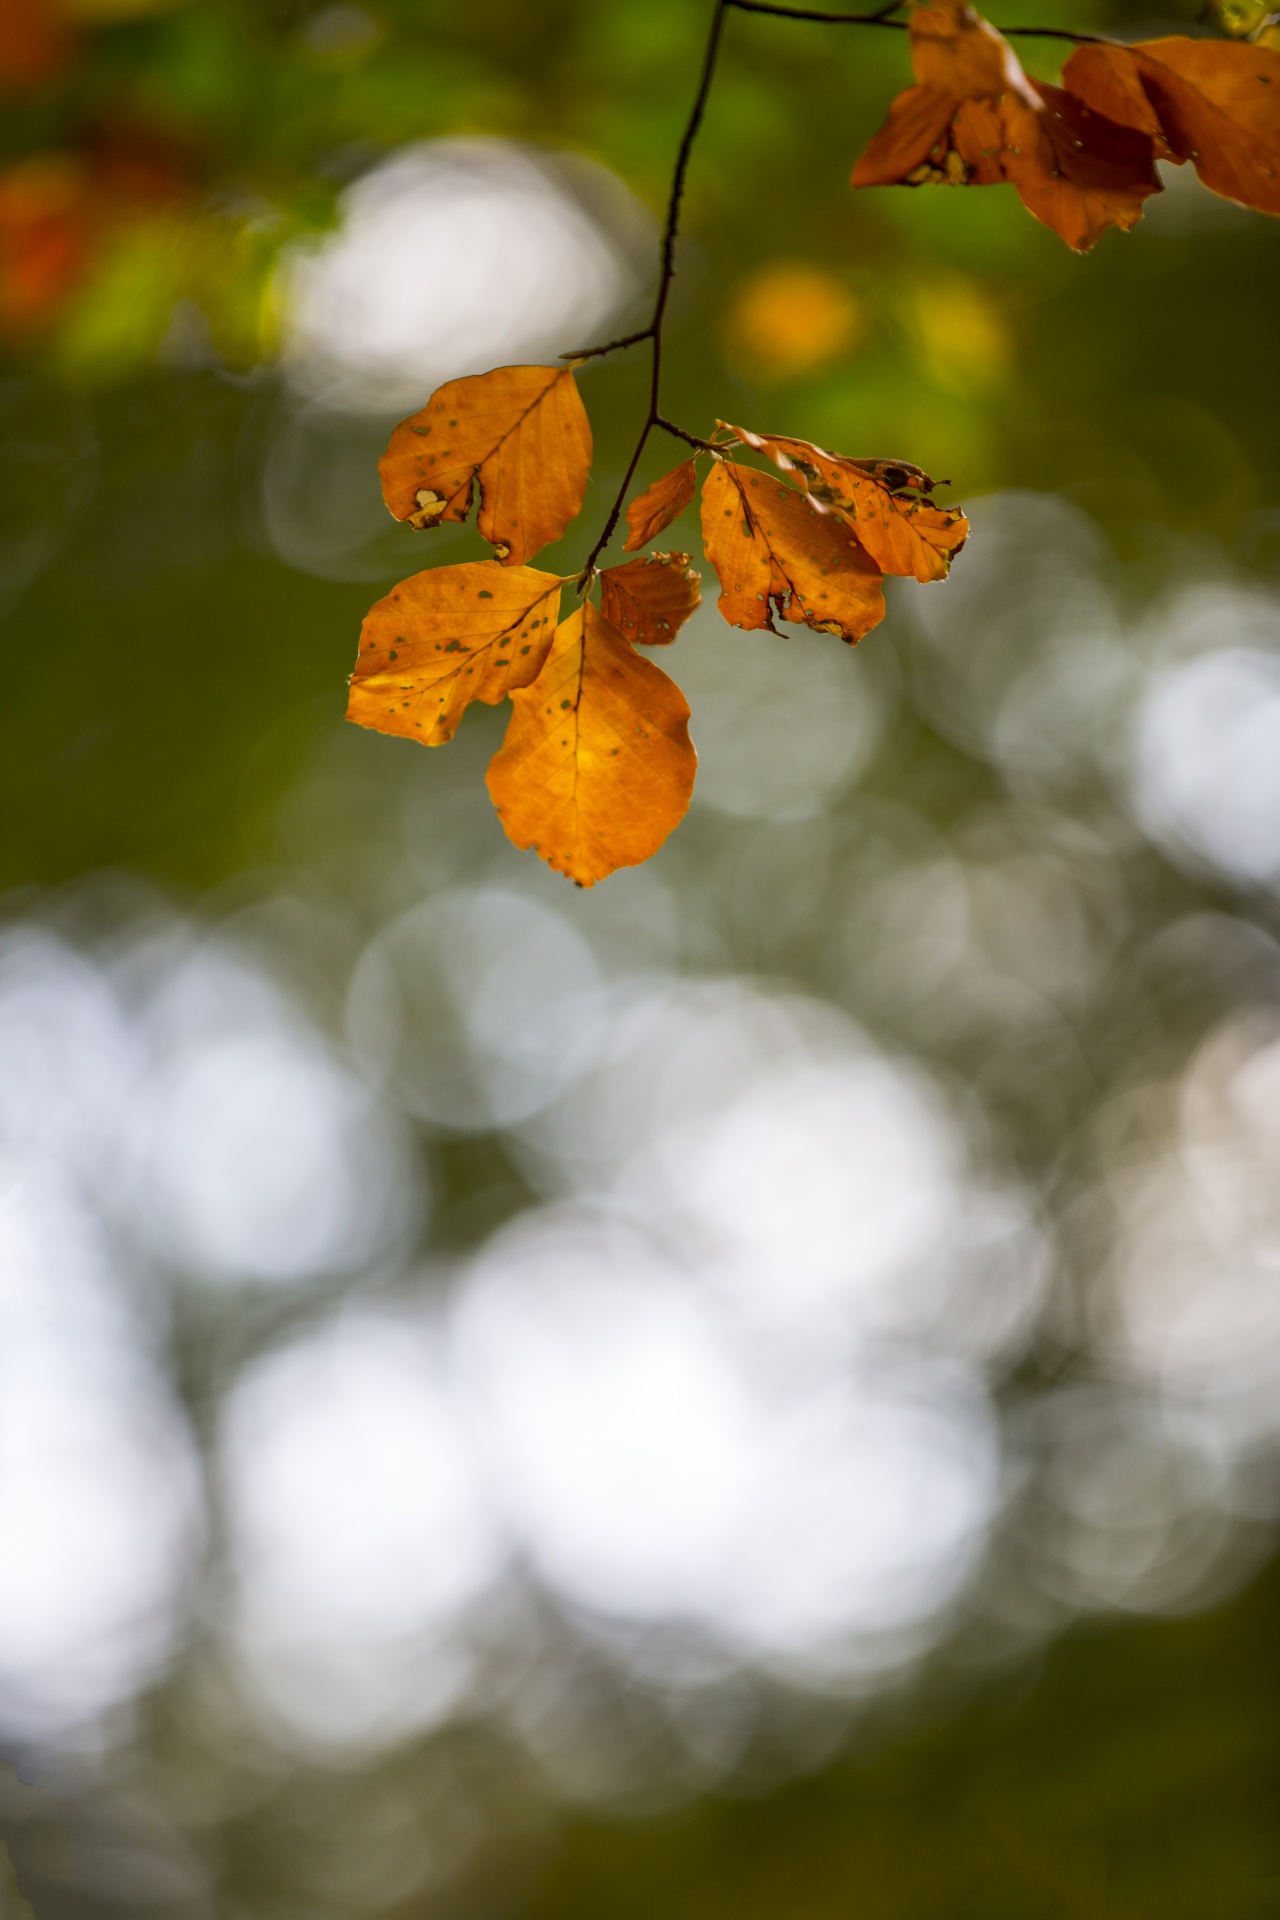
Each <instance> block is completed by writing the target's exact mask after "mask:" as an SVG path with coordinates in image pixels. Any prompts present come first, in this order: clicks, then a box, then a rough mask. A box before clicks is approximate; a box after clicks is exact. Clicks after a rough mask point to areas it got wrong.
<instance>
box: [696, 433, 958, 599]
mask: <svg viewBox="0 0 1280 1920" xmlns="http://www.w3.org/2000/svg"><path fill="white" fill-rule="evenodd" d="M721 424H722V425H728V423H727V422H721ZM729 431H730V432H731V433H735V434H736V435H737V436H738V439H739V440H741V441H742V443H743V445H744V446H747V447H754V448H755V449H756V450H757V452H759V453H763V454H766V455H767V456H768V458H769V459H770V460H772V461H773V462H774V464H775V465H776V466H778V467H780V468H781V469H782V471H783V472H784V473H787V472H794V473H796V474H797V475H798V476H799V478H800V479H801V481H802V482H803V484H804V487H805V490H806V491H807V492H808V493H809V494H810V495H811V496H812V497H813V498H814V499H816V500H821V501H822V502H823V503H824V504H825V505H827V506H832V507H835V508H836V510H837V511H838V512H839V513H841V514H842V515H844V516H845V518H846V519H848V520H849V521H851V522H853V523H854V527H855V531H856V533H857V536H858V539H859V540H860V542H861V543H862V545H863V546H864V547H865V548H866V550H867V552H868V554H869V555H870V556H871V558H872V560H874V562H875V564H876V565H877V566H878V567H879V569H880V571H881V573H896V574H910V575H912V576H913V577H914V578H915V579H917V580H921V581H928V580H945V579H946V577H947V570H948V568H949V567H950V565H951V559H952V556H953V555H954V554H957V553H959V551H960V549H961V547H962V546H963V545H964V543H965V541H966V540H967V539H968V537H969V523H968V521H967V520H966V519H965V517H964V515H963V514H962V513H961V512H960V510H959V508H958V507H936V506H935V505H934V504H933V502H932V500H930V499H928V498H927V497H926V498H922V497H921V496H922V495H925V496H927V495H928V493H929V492H930V490H931V489H932V486H933V482H932V481H931V480H930V479H929V476H928V475H927V474H924V473H921V471H920V469H919V467H912V466H909V465H908V464H907V463H906V462H905V461H904V462H897V461H892V460H851V459H849V458H848V457H847V456H846V455H844V454H839V453H827V452H826V451H825V450H824V449H823V448H822V447H815V446H814V445H813V444H812V442H811V441H808V440H795V439H792V438H790V437H789V436H787V435H785V434H777V433H750V432H749V431H748V430H747V429H746V428H745V427H733V426H730V427H729ZM906 489H909V491H906Z"/></svg>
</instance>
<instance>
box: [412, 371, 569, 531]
mask: <svg viewBox="0 0 1280 1920" xmlns="http://www.w3.org/2000/svg"><path fill="white" fill-rule="evenodd" d="M590 467H591V428H590V425H589V424H588V421H587V415H586V410H585V408H584V407H583V404H582V400H581V398H580V396H579V393H578V389H577V386H576V385H575V383H574V378H573V374H572V372H571V371H570V370H569V369H568V368H563V367H499V368H497V369H496V371H494V372H493V373H481V374H472V375H469V376H468V377H467V378H466V379H462V380H450V381H449V382H448V383H447V385H445V386H443V387H441V388H440V389H439V391H438V392H436V393H433V394H432V396H431V398H430V400H428V402H427V404H426V406H425V407H423V409H422V411H421V412H420V413H415V414H411V415H410V417H409V418H408V419H407V420H402V421H401V422H400V425H399V426H398V427H397V428H396V429H395V432H394V433H393V434H392V436H391V443H390V445H389V446H388V448H387V451H386V452H385V453H384V454H383V456H382V459H381V461H380V462H379V472H380V473H381V475H382V493H383V498H384V499H385V500H386V503H387V505H388V507H389V508H390V510H391V512H392V513H393V514H394V515H395V517H396V519H397V520H408V521H409V522H410V524H411V525H413V526H415V527H436V526H439V525H440V524H441V522H442V521H447V520H465V519H466V517H467V514H468V512H469V511H470V508H471V501H472V495H473V492H474V490H475V488H476V487H477V486H478V487H479V490H480V514H479V519H478V525H479V529H480V532H481V533H482V534H483V536H484V538H485V539H486V540H488V541H490V542H491V544H492V546H493V549H494V552H495V553H496V554H497V557H498V559H499V560H501V561H502V562H503V564H504V565H506V566H509V567H516V566H522V565H523V564H524V562H525V561H526V560H529V559H531V558H532V557H533V555H534V554H535V553H538V552H539V551H540V550H541V549H542V548H543V547H545V546H548V545H549V544H550V543H551V542H552V541H553V540H558V539H559V538H560V536H561V534H562V533H563V532H564V530H565V528H566V527H567V526H568V525H569V522H570V521H571V520H572V519H573V518H574V517H575V515H576V514H577V512H578V510H579V508H580V507H581V505H582V496H583V494H584V492H585V491H586V485H587V475H588V473H589V471H590Z"/></svg>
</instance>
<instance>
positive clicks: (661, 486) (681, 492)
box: [623, 460, 697, 553]
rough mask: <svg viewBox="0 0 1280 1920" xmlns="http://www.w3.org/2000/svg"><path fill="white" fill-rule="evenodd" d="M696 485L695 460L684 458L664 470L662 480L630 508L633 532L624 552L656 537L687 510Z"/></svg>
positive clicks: (657, 481) (628, 537)
mask: <svg viewBox="0 0 1280 1920" xmlns="http://www.w3.org/2000/svg"><path fill="white" fill-rule="evenodd" d="M696 486H697V481H696V478H695V475H694V470H693V461H692V460H685V461H682V462H681V464H680V465H679V466H678V467H675V468H673V469H672V471H671V472H670V473H664V474H663V476H662V478H661V480H655V481H654V483H653V485H652V486H651V487H646V488H645V490H644V492H643V493H642V494H640V495H639V497H638V498H637V499H635V500H633V501H632V502H631V505H630V506H629V507H628V508H627V525H628V526H629V527H630V529H631V531H630V533H629V534H628V535H627V543H626V546H625V547H624V548H623V552H624V553H635V552H637V551H638V550H639V548H641V547H647V546H648V544H649V542H650V541H651V540H656V539H657V537H658V535H659V534H660V533H661V532H662V531H663V529H664V528H665V527H669V526H670V525H671V522H672V521H673V520H674V519H675V518H676V515H677V514H680V513H683V512H684V510H685V508H686V507H687V506H688V504H689V502H690V501H691V500H692V498H693V496H694V491H695V488H696Z"/></svg>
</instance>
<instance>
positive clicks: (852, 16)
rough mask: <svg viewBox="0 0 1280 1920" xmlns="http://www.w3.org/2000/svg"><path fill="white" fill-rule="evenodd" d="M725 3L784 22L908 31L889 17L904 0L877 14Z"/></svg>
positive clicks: (756, 0)
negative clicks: (770, 14) (813, 21)
mask: <svg viewBox="0 0 1280 1920" xmlns="http://www.w3.org/2000/svg"><path fill="white" fill-rule="evenodd" d="M725 3H726V5H727V6H730V7H736V8H737V10H738V12H739V13H773V14H777V15H779V17H780V18H781V19H783V20H817V21H819V22H821V23H823V24H825V25H827V26H832V27H896V28H898V29H899V30H900V31H901V32H903V33H905V32H906V30H907V23H906V21H905V20H891V19H890V17H889V16H890V14H894V13H900V12H901V11H902V7H903V4H904V0H893V5H892V6H891V7H880V8H878V9H877V10H876V12H875V13H818V12H816V11H815V10H814V9H813V8H812V7H775V6H769V5H766V4H765V0H725Z"/></svg>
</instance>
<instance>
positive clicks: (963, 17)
mask: <svg viewBox="0 0 1280 1920" xmlns="http://www.w3.org/2000/svg"><path fill="white" fill-rule="evenodd" d="M911 65H912V68H913V69H914V71H915V76H916V79H917V80H918V81H919V82H920V83H921V85H922V86H926V87H936V88H938V89H939V90H940V91H942V92H945V93H949V94H951V95H953V97H954V98H955V99H957V100H976V99H980V98H981V97H982V96H983V95H985V94H1001V93H1005V92H1009V93H1012V94H1014V95H1016V96H1017V98H1018V99H1020V100H1022V101H1023V102H1024V103H1025V104H1026V105H1027V106H1029V107H1034V106H1035V105H1036V95H1035V88H1034V87H1033V85H1032V83H1031V81H1030V80H1028V78H1027V76H1026V74H1025V73H1024V72H1023V71H1022V62H1021V61H1020V60H1019V59H1018V56H1017V54H1016V53H1015V52H1014V50H1013V48H1012V47H1011V46H1010V45H1009V42H1008V41H1007V40H1006V39H1005V37H1004V35H1003V34H1002V33H1001V32H1000V31H999V30H998V28H996V27H993V26H992V24H991V22H990V21H989V20H984V19H983V17H982V15H981V14H980V13H977V12H975V10H974V9H973V8H972V7H971V6H968V5H966V4H965V0H919V4H917V5H916V6H914V7H913V8H912V10H911Z"/></svg>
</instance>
